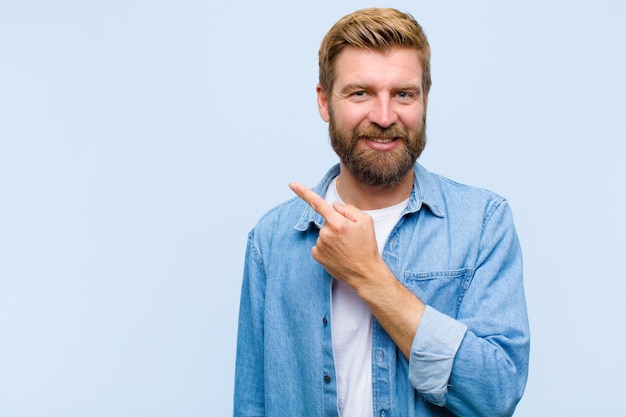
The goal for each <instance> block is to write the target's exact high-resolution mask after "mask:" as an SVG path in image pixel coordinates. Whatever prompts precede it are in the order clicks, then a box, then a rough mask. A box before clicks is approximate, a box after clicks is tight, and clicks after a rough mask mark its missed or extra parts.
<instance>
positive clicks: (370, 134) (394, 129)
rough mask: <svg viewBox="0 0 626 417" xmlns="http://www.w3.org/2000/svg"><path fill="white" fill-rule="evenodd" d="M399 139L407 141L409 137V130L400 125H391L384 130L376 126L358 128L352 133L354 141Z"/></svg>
mask: <svg viewBox="0 0 626 417" xmlns="http://www.w3.org/2000/svg"><path fill="white" fill-rule="evenodd" d="M380 137H387V138H399V139H403V140H404V139H405V138H407V137H408V132H407V130H406V129H405V128H404V127H403V126H400V125H396V124H394V125H391V126H389V127H386V128H383V127H380V126H378V125H376V124H371V125H368V126H357V127H356V128H354V130H353V131H352V140H353V141H356V140H358V139H360V138H365V139H371V138H380Z"/></svg>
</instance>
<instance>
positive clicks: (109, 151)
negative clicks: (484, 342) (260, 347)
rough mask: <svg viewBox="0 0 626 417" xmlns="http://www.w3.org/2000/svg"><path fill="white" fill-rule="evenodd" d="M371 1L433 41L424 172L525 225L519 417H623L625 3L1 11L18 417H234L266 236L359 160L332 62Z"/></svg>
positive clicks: (8, 361)
mask: <svg viewBox="0 0 626 417" xmlns="http://www.w3.org/2000/svg"><path fill="white" fill-rule="evenodd" d="M371 5H392V6H394V7H396V8H398V9H400V10H404V11H408V12H411V13H412V14H413V15H414V16H415V17H416V18H417V19H418V20H419V21H420V22H421V23H422V25H423V26H424V29H425V30H426V32H427V34H428V36H429V38H430V41H431V46H432V50H433V58H432V72H433V79H434V84H433V89H432V90H431V95H430V102H429V115H428V117H429V118H428V135H429V143H428V146H427V149H426V151H425V153H424V155H423V157H422V158H421V162H422V163H423V164H424V165H426V166H427V167H428V168H429V169H431V170H432V171H435V172H438V173H441V174H444V175H446V176H449V177H451V178H453V179H455V180H458V181H460V182H465V183H469V184H472V185H478V186H482V187H487V188H491V189H493V190H495V191H497V192H499V193H500V194H502V195H504V196H506V197H507V198H508V199H509V200H510V202H511V205H512V207H513V211H514V214H515V218H516V223H517V227H518V231H519V234H520V237H521V240H522V244H523V247H524V253H525V271H526V276H525V282H526V291H527V298H528V305H529V309H530V319H531V326H532V337H533V342H532V359H531V374H530V380H529V384H528V388H527V393H526V396H525V397H524V399H523V400H522V402H521V403H520V406H519V408H518V412H517V413H516V416H520V417H524V416H527V417H536V416H590V415H616V413H617V411H616V410H619V409H621V408H622V407H621V403H622V401H621V397H622V391H623V388H624V384H623V382H622V378H621V376H622V375H623V374H624V373H625V372H626V363H625V360H624V359H623V354H622V352H623V346H622V343H621V342H622V337H621V335H620V334H621V330H622V328H623V324H624V319H625V312H626V307H624V303H623V301H622V298H623V294H624V292H625V291H626V284H625V283H624V277H623V275H624V274H623V271H622V261H623V260H624V257H625V255H626V241H625V240H626V238H625V236H626V221H625V220H624V213H625V212H626V203H625V201H626V200H625V197H624V193H625V191H626V187H625V186H624V180H625V179H626V172H625V168H624V162H625V156H626V145H625V142H626V128H625V125H624V113H625V111H626V105H625V104H624V97H625V96H626V83H625V81H624V74H626V60H625V58H624V41H625V40H626V26H624V21H626V6H625V3H623V2H621V1H619V0H615V1H602V0H599V1H595V2H577V1H573V2H572V1H539V0H527V1H524V2H514V3H511V2H499V1H490V2H487V1H477V2H464V1H456V2H434V1H433V2H420V1H397V2H394V3H389V2H383V1H372V2H364V1H344V2H337V1H332V0H316V1H312V0H309V1H302V2H297V4H296V3H294V2H288V1H284V0H269V1H263V2H254V1H248V2H237V1H234V2H222V3H217V2H214V1H212V0H204V1H200V0H179V1H156V2H154V1H145V0H144V1H142V0H128V1H120V0H111V1H99V2H85V1H62V0H61V1H56V2H43V1H30V0H24V1H11V0H0V416H2V417H26V416H47V417H57V416H58V417H61V416H63V417H70V416H76V417H79V416H80V417H82V416H129V417H130V416H155V417H156V416H214V415H230V414H231V412H232V404H231V402H232V384H233V367H234V356H235V355H234V353H235V352H234V351H235V335H236V319H237V310H238V300H239V287H240V280H241V272H242V259H243V251H244V246H245V241H246V234H247V232H248V230H249V229H250V228H251V227H252V226H253V225H254V223H255V222H256V220H257V219H258V217H259V216H260V215H261V214H262V213H263V212H265V211H266V210H268V209H269V208H271V207H272V206H274V205H275V204H277V203H278V202H280V201H282V200H284V199H286V198H289V197H291V192H290V191H289V189H288V188H287V183H288V182H289V181H291V180H297V181H301V182H303V183H305V184H308V185H314V184H315V183H316V182H317V181H318V180H319V178H320V177H321V175H322V174H323V173H324V172H325V171H326V169H327V168H328V167H329V166H330V165H331V164H332V163H334V162H335V160H336V158H335V156H334V154H333V153H332V151H331V150H330V147H329V145H328V139H327V133H326V125H325V124H324V123H323V122H322V121H321V120H320V119H319V116H318V114H317V108H316V103H315V90H314V89H315V84H316V77H317V68H316V66H317V49H318V46H319V42H320V40H321V38H322V36H323V35H324V33H325V32H326V31H327V30H328V29H329V28H330V26H331V25H332V24H333V23H334V22H335V21H336V20H337V19H338V18H339V17H341V16H343V15H344V14H346V13H348V12H350V11H353V10H355V9H358V8H363V7H367V6H371Z"/></svg>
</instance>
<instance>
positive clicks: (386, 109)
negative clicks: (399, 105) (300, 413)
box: [369, 95, 398, 128]
mask: <svg viewBox="0 0 626 417" xmlns="http://www.w3.org/2000/svg"><path fill="white" fill-rule="evenodd" d="M372 106H373V107H372V109H371V111H370V113H369V121H370V122H371V123H375V124H377V125H378V126H380V127H382V128H388V127H389V126H391V125H393V124H394V123H396V122H397V121H398V115H397V113H396V112H395V110H394V106H393V103H392V101H391V97H389V96H388V95H380V96H378V97H377V98H376V100H374V101H373V103H372Z"/></svg>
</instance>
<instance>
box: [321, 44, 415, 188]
mask: <svg viewBox="0 0 626 417" xmlns="http://www.w3.org/2000/svg"><path fill="white" fill-rule="evenodd" d="M334 75H335V81H334V84H333V86H332V90H331V92H330V94H327V92H325V91H324V90H322V88H321V86H318V88H317V93H318V105H319V111H320V115H321V116H322V119H324V121H327V122H329V135H330V140H331V145H332V147H333V149H334V150H335V152H336V153H337V155H338V156H339V159H340V161H341V164H342V165H343V167H345V168H346V169H347V170H348V171H349V172H350V174H351V175H352V176H353V177H355V178H356V179H357V180H358V181H360V182H361V183H363V184H366V185H370V186H376V187H391V186H394V185H395V184H397V183H398V182H400V180H401V179H402V178H404V177H405V176H406V175H410V174H412V172H413V171H412V170H413V165H414V164H415V161H416V160H417V158H418V157H419V155H420V154H421V152H422V150H423V149H424V146H425V145H426V134H425V129H426V124H425V119H426V102H427V97H426V96H425V95H424V93H423V91H422V88H421V85H422V68H421V64H420V61H419V59H418V54H417V52H416V51H415V50H414V49H409V48H392V49H390V50H388V51H385V52H379V51H372V50H367V49H357V48H354V47H346V48H345V49H344V50H343V51H341V53H340V54H339V55H338V56H337V60H336V64H335V74H334Z"/></svg>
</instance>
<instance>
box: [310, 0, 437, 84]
mask: <svg viewBox="0 0 626 417" xmlns="http://www.w3.org/2000/svg"><path fill="white" fill-rule="evenodd" d="M347 46H352V47H355V48H360V49H369V50H375V51H381V52H384V51H388V50H390V49H391V48H394V47H403V48H412V49H415V51H416V52H417V54H418V58H419V60H420V63H421V64H422V71H423V74H422V90H423V92H424V94H428V91H429V90H430V86H431V84H432V81H431V79H430V45H429V44H428V39H427V38H426V35H425V34H424V32H423V30H422V27H421V26H420V25H419V23H417V21H416V20H415V19H414V18H413V16H411V15H410V14H408V13H402V12H399V11H398V10H395V9H389V8H369V9H363V10H358V11H356V12H353V13H351V14H349V15H347V16H344V17H343V18H341V19H340V20H339V21H338V22H337V23H335V25H334V26H333V27H332V28H331V29H330V30H329V31H328V33H327V34H326V36H324V39H323V40H322V44H321V46H320V50H319V83H320V85H321V87H322V89H323V90H324V91H326V92H327V93H330V92H331V91H332V87H333V83H334V81H335V73H334V70H335V61H336V59H337V56H338V55H339V53H340V52H341V51H342V50H343V49H344V48H345V47H347Z"/></svg>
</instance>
